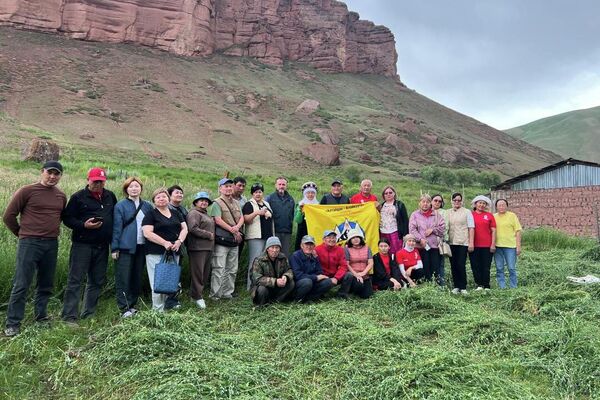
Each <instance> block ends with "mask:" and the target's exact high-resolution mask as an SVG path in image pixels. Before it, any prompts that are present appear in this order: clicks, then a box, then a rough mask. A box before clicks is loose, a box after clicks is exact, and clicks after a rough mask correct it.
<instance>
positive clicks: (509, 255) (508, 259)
mask: <svg viewBox="0 0 600 400" xmlns="http://www.w3.org/2000/svg"><path fill="white" fill-rule="evenodd" d="M494 260H495V261H496V280H497V281H498V287H499V288H500V289H506V282H505V278H504V265H507V266H508V279H509V283H508V284H509V286H510V288H511V289H514V288H516V287H517V249H515V248H511V247H496V253H495V254H494Z"/></svg>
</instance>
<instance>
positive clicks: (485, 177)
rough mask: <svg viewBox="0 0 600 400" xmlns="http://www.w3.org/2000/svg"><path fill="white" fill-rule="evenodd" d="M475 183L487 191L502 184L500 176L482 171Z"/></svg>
mask: <svg viewBox="0 0 600 400" xmlns="http://www.w3.org/2000/svg"><path fill="white" fill-rule="evenodd" d="M477 181H478V182H479V184H480V185H481V186H482V187H484V188H486V189H489V188H491V187H492V186H495V185H497V184H499V183H500V182H502V179H501V178H500V175H498V174H497V173H495V172H490V171H483V172H481V173H480V174H479V176H478V177H477Z"/></svg>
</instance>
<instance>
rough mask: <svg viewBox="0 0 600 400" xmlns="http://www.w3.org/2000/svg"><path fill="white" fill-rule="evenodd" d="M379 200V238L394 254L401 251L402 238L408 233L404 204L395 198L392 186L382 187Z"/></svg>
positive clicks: (394, 190)
mask: <svg viewBox="0 0 600 400" xmlns="http://www.w3.org/2000/svg"><path fill="white" fill-rule="evenodd" d="M381 198H382V199H383V201H382V202H381V204H380V206H379V212H380V215H381V219H380V222H379V237H380V238H382V239H386V240H387V242H388V243H389V245H390V253H392V254H396V252H397V251H399V250H401V249H402V238H403V237H404V235H406V234H407V233H408V213H407V212H406V206H404V203H403V202H402V201H400V200H399V199H398V198H397V195H396V189H394V187H393V186H391V185H387V186H386V187H384V188H383V191H382V192H381Z"/></svg>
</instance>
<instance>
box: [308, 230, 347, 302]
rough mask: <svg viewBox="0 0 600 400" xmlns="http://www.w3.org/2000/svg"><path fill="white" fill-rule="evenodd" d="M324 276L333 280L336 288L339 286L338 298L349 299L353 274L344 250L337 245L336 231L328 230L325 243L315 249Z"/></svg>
mask: <svg viewBox="0 0 600 400" xmlns="http://www.w3.org/2000/svg"><path fill="white" fill-rule="evenodd" d="M315 251H316V252H317V256H318V257H319V262H320V263H321V267H322V268H323V274H324V275H327V276H328V277H329V278H331V282H332V283H333V284H334V285H335V286H339V289H338V292H337V296H338V297H340V298H343V299H347V298H348V293H349V292H350V286H351V285H352V274H351V273H350V272H348V261H346V255H345V254H344V249H343V248H341V247H340V246H338V245H337V236H336V234H335V232H334V231H330V230H326V231H325V232H324V233H323V243H321V244H320V245H318V246H317V247H315Z"/></svg>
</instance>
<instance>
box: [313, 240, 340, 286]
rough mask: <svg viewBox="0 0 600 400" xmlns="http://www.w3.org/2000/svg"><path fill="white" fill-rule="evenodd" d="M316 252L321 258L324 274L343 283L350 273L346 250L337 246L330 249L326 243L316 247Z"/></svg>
mask: <svg viewBox="0 0 600 400" xmlns="http://www.w3.org/2000/svg"><path fill="white" fill-rule="evenodd" d="M315 250H316V252H317V255H318V256H319V262H320V263H321V267H322V268H323V274H324V275H327V276H328V277H330V278H335V279H337V280H338V281H341V280H342V278H343V277H344V275H346V272H348V262H347V261H346V254H345V253H344V249H342V248H341V247H340V246H337V245H336V246H333V247H329V246H327V245H326V244H325V243H321V244H320V245H318V246H317V247H315Z"/></svg>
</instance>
